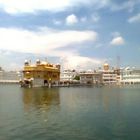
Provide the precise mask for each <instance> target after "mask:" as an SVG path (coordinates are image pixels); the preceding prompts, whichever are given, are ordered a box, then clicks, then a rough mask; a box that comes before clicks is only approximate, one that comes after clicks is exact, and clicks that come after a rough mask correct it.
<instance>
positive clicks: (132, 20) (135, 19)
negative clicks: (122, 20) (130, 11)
mask: <svg viewBox="0 0 140 140" xmlns="http://www.w3.org/2000/svg"><path fill="white" fill-rule="evenodd" d="M128 22H129V23H137V22H140V13H139V14H137V15H135V16H133V17H130V18H129V19H128Z"/></svg>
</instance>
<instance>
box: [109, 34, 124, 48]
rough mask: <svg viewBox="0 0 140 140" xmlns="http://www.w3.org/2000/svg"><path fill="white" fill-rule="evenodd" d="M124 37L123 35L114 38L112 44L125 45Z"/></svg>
mask: <svg viewBox="0 0 140 140" xmlns="http://www.w3.org/2000/svg"><path fill="white" fill-rule="evenodd" d="M124 43H125V42H124V39H123V38H122V37H121V36H118V37H115V38H113V39H112V41H111V42H110V44H111V45H113V46H119V45H124Z"/></svg>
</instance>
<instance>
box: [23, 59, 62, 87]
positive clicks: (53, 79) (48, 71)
mask: <svg viewBox="0 0 140 140" xmlns="http://www.w3.org/2000/svg"><path fill="white" fill-rule="evenodd" d="M23 78H24V79H23V81H21V83H22V84H23V83H24V84H25V85H30V86H44V85H51V84H57V83H58V82H59V81H60V65H54V64H50V63H48V62H41V61H40V60H37V61H36V64H35V65H31V64H30V63H29V62H28V61H25V64H24V69H23Z"/></svg>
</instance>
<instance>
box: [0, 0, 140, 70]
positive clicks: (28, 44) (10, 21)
mask: <svg viewBox="0 0 140 140" xmlns="http://www.w3.org/2000/svg"><path fill="white" fill-rule="evenodd" d="M139 26H140V0H100V1H99V0H86V1H83V0H59V1H58V0H51V1H50V0H10V1H9V0H0V38H1V41H0V66H2V67H3V68H4V69H6V70H19V69H22V67H23V64H24V60H25V59H28V60H31V61H32V63H34V62H35V60H36V59H38V58H39V59H41V60H46V59H47V60H48V61H49V62H50V63H60V64H61V65H62V68H63V69H66V68H69V69H70V68H72V69H94V68H97V67H100V66H102V65H103V63H105V62H108V63H109V64H111V65H112V66H114V67H115V66H116V65H117V58H119V59H120V62H119V63H120V65H121V67H125V66H128V65H129V66H135V67H137V68H139V67H140V62H139V60H140V27H139Z"/></svg>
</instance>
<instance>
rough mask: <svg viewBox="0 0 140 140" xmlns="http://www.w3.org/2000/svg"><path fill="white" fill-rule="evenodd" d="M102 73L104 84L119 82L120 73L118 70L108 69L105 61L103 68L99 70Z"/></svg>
mask: <svg viewBox="0 0 140 140" xmlns="http://www.w3.org/2000/svg"><path fill="white" fill-rule="evenodd" d="M99 71H100V72H101V73H102V80H103V84H105V85H110V84H113V85H116V84H117V82H119V78H120V73H119V70H116V69H114V68H113V69H110V66H109V64H107V63H105V64H104V65H103V70H99Z"/></svg>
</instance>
